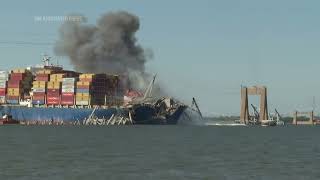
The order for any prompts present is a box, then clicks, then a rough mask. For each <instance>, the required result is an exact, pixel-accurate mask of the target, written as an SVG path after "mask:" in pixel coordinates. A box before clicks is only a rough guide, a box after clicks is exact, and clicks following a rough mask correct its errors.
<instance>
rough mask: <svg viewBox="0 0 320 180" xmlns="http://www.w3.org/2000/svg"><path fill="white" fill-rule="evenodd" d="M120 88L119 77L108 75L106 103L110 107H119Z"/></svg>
mask: <svg viewBox="0 0 320 180" xmlns="http://www.w3.org/2000/svg"><path fill="white" fill-rule="evenodd" d="M118 86H119V77H118V76H115V75H107V78H106V103H107V105H109V106H114V105H118V104H119V103H118V101H119V99H118Z"/></svg>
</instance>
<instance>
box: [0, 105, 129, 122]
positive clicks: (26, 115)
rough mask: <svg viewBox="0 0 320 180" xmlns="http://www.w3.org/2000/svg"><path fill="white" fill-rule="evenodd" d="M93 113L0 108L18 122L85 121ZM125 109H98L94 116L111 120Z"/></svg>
mask: <svg viewBox="0 0 320 180" xmlns="http://www.w3.org/2000/svg"><path fill="white" fill-rule="evenodd" d="M92 112H93V109H91V108H38V107H32V108H29V107H22V106H0V113H1V114H3V113H4V114H10V115H11V116H12V118H14V119H15V120H17V121H63V122H76V121H81V122H82V121H83V120H84V119H86V118H88V117H89V116H90V114H91V113H92ZM124 113H125V109H122V108H107V109H102V108H101V109H96V111H95V112H94V115H95V116H96V117H98V118H106V119H108V118H110V117H111V116H112V115H113V114H115V115H117V114H124Z"/></svg>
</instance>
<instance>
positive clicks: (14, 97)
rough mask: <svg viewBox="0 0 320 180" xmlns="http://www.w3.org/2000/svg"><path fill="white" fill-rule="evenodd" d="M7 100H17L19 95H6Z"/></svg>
mask: <svg viewBox="0 0 320 180" xmlns="http://www.w3.org/2000/svg"><path fill="white" fill-rule="evenodd" d="M7 99H8V100H19V96H7Z"/></svg>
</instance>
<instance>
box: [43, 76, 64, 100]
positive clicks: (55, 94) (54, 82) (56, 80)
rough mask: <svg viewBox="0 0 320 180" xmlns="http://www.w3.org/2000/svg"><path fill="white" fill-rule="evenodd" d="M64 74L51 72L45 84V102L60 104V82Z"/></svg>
mask: <svg viewBox="0 0 320 180" xmlns="http://www.w3.org/2000/svg"><path fill="white" fill-rule="evenodd" d="M64 77H65V74H51V75H50V81H49V82H48V86H47V104H48V105H60V95H61V83H62V81H63V78H64Z"/></svg>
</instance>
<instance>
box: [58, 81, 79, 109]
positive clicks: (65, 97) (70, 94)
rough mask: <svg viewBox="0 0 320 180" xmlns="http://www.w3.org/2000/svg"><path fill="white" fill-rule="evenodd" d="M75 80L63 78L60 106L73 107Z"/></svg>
mask: <svg viewBox="0 0 320 180" xmlns="http://www.w3.org/2000/svg"><path fill="white" fill-rule="evenodd" d="M76 81H77V78H74V77H73V78H63V80H62V95H61V105H74V102H75V95H74V94H75V88H76Z"/></svg>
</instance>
